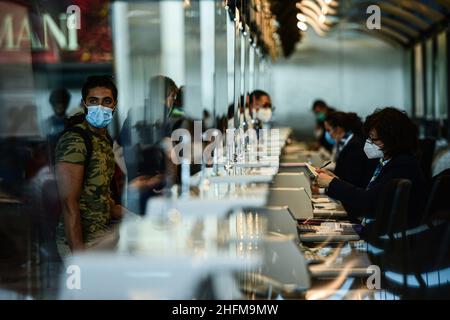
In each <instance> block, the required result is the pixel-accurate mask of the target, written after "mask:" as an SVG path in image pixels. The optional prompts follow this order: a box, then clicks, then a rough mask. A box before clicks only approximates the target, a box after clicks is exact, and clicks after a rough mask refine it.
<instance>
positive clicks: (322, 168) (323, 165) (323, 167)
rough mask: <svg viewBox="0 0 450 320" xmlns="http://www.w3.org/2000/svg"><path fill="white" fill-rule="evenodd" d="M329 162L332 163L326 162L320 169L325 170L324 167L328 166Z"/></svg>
mask: <svg viewBox="0 0 450 320" xmlns="http://www.w3.org/2000/svg"><path fill="white" fill-rule="evenodd" d="M331 162H333V161H328V162H327V163H326V164H325V165H323V166H321V167H320V169H323V168H325V167H326V166H328V165H329V164H330V163H331Z"/></svg>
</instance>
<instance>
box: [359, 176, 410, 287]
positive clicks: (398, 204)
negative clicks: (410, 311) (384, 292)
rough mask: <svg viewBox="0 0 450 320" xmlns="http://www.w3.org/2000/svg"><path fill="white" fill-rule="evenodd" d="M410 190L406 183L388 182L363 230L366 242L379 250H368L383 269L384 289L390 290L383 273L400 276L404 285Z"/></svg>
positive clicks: (401, 180) (408, 183) (401, 181)
mask: <svg viewBox="0 0 450 320" xmlns="http://www.w3.org/2000/svg"><path fill="white" fill-rule="evenodd" d="M410 191H411V181H409V180H404V179H395V180H392V181H391V182H390V183H388V184H387V185H386V187H385V189H384V192H383V193H382V196H381V197H380V199H379V202H378V207H377V210H376V215H375V219H374V222H372V223H371V224H369V225H368V228H367V230H366V241H367V243H368V244H369V245H371V246H372V247H374V248H377V249H378V253H375V252H374V251H371V250H369V251H368V254H369V258H370V260H371V262H372V263H373V264H375V265H378V266H379V267H380V269H381V270H382V284H383V286H384V287H386V288H390V287H391V284H390V283H389V282H388V281H385V277H384V274H385V272H386V271H389V272H395V273H398V274H401V276H402V278H403V283H404V284H405V285H406V283H407V282H406V271H407V257H408V251H409V249H408V243H407V241H406V229H407V215H408V203H409V197H410ZM399 235H400V237H399ZM401 289H402V288H400V292H402V290H401ZM395 291H399V290H395Z"/></svg>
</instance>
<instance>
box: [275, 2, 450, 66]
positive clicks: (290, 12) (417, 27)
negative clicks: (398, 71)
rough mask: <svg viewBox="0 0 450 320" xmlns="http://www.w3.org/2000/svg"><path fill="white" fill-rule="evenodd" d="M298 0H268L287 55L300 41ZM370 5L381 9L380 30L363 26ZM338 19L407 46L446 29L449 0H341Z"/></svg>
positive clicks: (284, 52) (358, 29) (381, 37)
mask: <svg viewBox="0 0 450 320" xmlns="http://www.w3.org/2000/svg"><path fill="white" fill-rule="evenodd" d="M301 1H305V0H270V3H271V11H272V13H273V14H274V15H275V16H276V18H277V20H278V23H279V30H278V33H279V35H280V39H281V42H282V47H283V54H284V56H285V57H288V56H290V55H291V54H292V53H293V52H294V50H295V47H296V45H297V43H298V42H299V41H301V33H300V32H299V30H298V29H297V17H296V15H297V13H299V12H300V10H299V9H298V8H297V7H296V3H298V2H301ZM309 1H311V0H309ZM312 1H317V2H318V0H312ZM370 5H378V6H379V8H380V9H381V29H379V30H377V29H375V30H369V29H368V28H367V26H366V21H367V19H368V17H369V16H370V14H368V13H367V8H368V7H369V6H370ZM337 20H338V22H339V23H347V24H351V25H353V26H354V28H355V30H357V31H360V32H363V33H367V34H368V35H371V36H374V37H377V38H380V39H382V40H384V41H386V42H390V43H395V44H398V45H400V46H403V47H408V46H410V45H412V44H414V43H415V42H417V41H418V40H420V39H422V38H424V37H427V36H429V35H431V34H433V33H434V32H436V31H438V30H443V29H448V27H449V21H450V0H371V1H366V0H340V1H339V14H338V16H337Z"/></svg>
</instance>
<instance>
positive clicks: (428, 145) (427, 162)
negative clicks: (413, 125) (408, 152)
mask: <svg viewBox="0 0 450 320" xmlns="http://www.w3.org/2000/svg"><path fill="white" fill-rule="evenodd" d="M435 149H436V140H435V139H432V138H427V139H420V140H419V162H420V167H421V168H422V171H423V174H424V175H425V178H426V179H428V180H429V179H430V178H431V176H432V174H431V165H432V163H433V157H434V151H435Z"/></svg>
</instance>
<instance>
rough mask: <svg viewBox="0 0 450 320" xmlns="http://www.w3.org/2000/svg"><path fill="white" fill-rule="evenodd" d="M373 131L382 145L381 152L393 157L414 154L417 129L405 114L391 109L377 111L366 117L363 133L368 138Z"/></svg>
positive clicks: (416, 143) (416, 145) (416, 144)
mask: <svg viewBox="0 0 450 320" xmlns="http://www.w3.org/2000/svg"><path fill="white" fill-rule="evenodd" d="M373 129H375V131H376V132H377V135H378V137H377V138H378V139H380V140H381V141H382V142H383V144H384V147H383V152H384V153H385V154H386V155H388V156H390V157H394V156H397V155H399V154H415V153H416V152H417V147H418V139H419V138H418V131H419V130H418V128H417V126H416V125H415V124H414V123H413V122H412V121H411V119H410V118H409V117H408V115H407V114H406V112H404V111H400V110H398V109H396V108H393V107H388V108H384V109H377V110H375V112H374V113H373V114H371V115H370V116H368V117H367V119H366V122H365V123H364V132H365V134H366V135H367V136H368V135H369V133H370V131H371V130H373Z"/></svg>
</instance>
